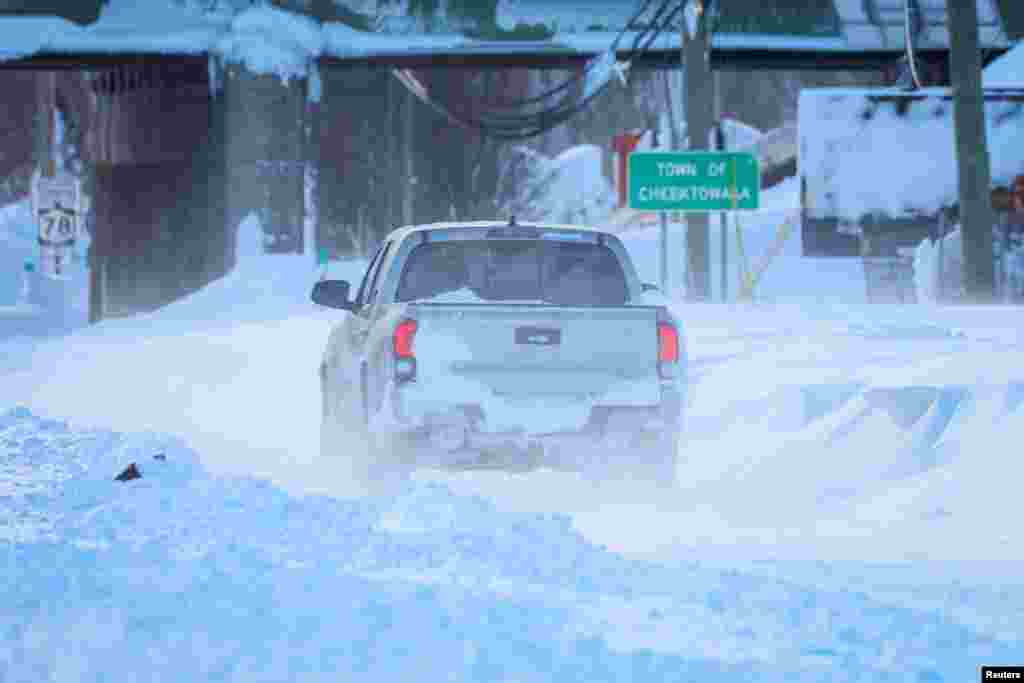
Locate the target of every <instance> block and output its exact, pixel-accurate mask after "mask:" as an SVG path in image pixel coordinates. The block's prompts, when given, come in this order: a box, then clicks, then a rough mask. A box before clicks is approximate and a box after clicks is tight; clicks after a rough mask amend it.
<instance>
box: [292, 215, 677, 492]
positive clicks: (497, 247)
mask: <svg viewBox="0 0 1024 683" xmlns="http://www.w3.org/2000/svg"><path fill="white" fill-rule="evenodd" d="M652 289H654V288H653V287H652V286H651V285H644V284H642V283H641V282H640V281H639V280H638V278H637V275H636V271H635V269H634V268H633V264H632V262H631V261H630V258H629V255H628V253H627V252H626V250H625V248H624V247H623V245H622V243H621V241H620V240H619V239H618V238H617V237H615V236H614V235H611V234H607V233H603V232H598V231H595V230H590V229H586V228H581V227H578V226H565V225H539V224H516V223H515V221H514V219H513V220H512V221H510V222H509V223H498V222H474V223H460V224H452V223H443V224H433V225H425V226H414V227H406V228H401V229H398V230H395V231H394V232H392V233H391V234H390V235H388V237H387V238H386V239H385V241H384V242H383V244H382V245H381V247H380V248H379V249H378V251H377V253H376V255H375V256H374V257H373V260H372V261H371V262H370V265H369V267H368V268H367V271H366V274H365V276H364V277H363V281H362V283H361V284H360V285H359V289H358V291H357V292H356V293H355V297H354V298H351V297H350V285H349V283H348V282H345V281H342V280H324V281H321V282H318V283H317V284H316V285H315V287H314V289H313V292H312V299H313V301H314V302H316V303H318V304H320V305H323V306H328V307H332V308H337V309H343V310H346V311H350V314H349V315H347V316H345V318H344V320H343V321H341V322H340V323H339V324H338V325H336V326H335V327H334V328H333V329H332V331H331V334H330V339H329V341H328V344H327V348H326V351H325V353H324V356H323V361H322V364H321V367H320V376H321V389H322V399H323V430H322V433H321V441H322V450H323V452H324V453H325V454H333V455H345V454H347V455H350V456H352V455H353V454H354V453H355V452H356V450H361V452H362V453H363V456H361V457H362V458H364V459H365V460H366V462H365V463H364V464H365V465H366V467H365V468H364V469H362V470H359V471H361V472H363V473H364V474H366V473H370V472H372V471H373V468H374V467H375V466H381V465H386V466H395V465H400V466H405V467H407V468H415V467H419V466H424V465H426V466H436V465H437V464H440V465H441V466H442V467H446V468H448V467H454V468H475V467H499V468H504V469H517V468H526V469H529V468H534V467H538V466H550V467H556V468H564V467H568V468H569V469H585V468H587V467H588V466H589V465H591V464H597V465H598V466H599V467H600V466H609V465H610V466H615V465H620V466H622V467H623V468H624V469H625V470H626V471H629V472H632V473H640V476H642V477H643V478H647V479H650V478H653V479H654V480H657V481H660V482H666V481H671V480H673V479H674V472H675V459H676V450H677V446H678V439H679V431H680V424H681V413H682V410H683V397H684V395H685V393H686V380H687V378H686V355H685V346H684V343H683V331H682V329H681V328H680V325H679V322H678V321H676V320H675V319H673V317H672V316H671V315H670V313H669V311H668V310H667V309H666V308H665V307H664V306H661V305H650V304H649V303H646V300H647V299H648V298H650V294H649V293H648V292H649V290H652ZM360 445H366V446H368V448H362V449H359V446H360ZM353 457H354V456H353ZM406 471H408V469H407V470H406Z"/></svg>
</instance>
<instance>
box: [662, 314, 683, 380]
mask: <svg viewBox="0 0 1024 683" xmlns="http://www.w3.org/2000/svg"><path fill="white" fill-rule="evenodd" d="M678 362H679V331H678V330H676V326H675V325H672V324H671V323H658V374H659V375H660V376H661V377H662V379H671V378H673V377H675V372H676V364H677V363H678Z"/></svg>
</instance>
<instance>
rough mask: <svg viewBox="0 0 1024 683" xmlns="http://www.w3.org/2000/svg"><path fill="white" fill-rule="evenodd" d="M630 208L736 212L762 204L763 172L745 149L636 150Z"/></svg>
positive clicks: (632, 157) (631, 160)
mask: <svg viewBox="0 0 1024 683" xmlns="http://www.w3.org/2000/svg"><path fill="white" fill-rule="evenodd" d="M627 176H628V178H627V182H628V184H629V208H631V209H637V210H639V211H734V210H747V211H749V210H753V209H757V208H758V202H759V194H760V193H759V190H760V188H761V172H760V170H759V167H758V163H757V159H756V158H754V156H753V155H752V154H747V153H745V152H634V153H632V154H630V155H629V170H628V173H627Z"/></svg>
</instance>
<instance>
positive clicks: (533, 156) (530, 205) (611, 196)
mask: <svg viewBox="0 0 1024 683" xmlns="http://www.w3.org/2000/svg"><path fill="white" fill-rule="evenodd" d="M602 154H603V152H602V150H601V148H600V147H598V146H596V145H577V146H576V147H571V148H569V149H567V150H566V151H564V152H562V153H561V154H559V155H558V156H557V157H555V158H554V159H549V158H547V157H545V156H544V155H543V154H540V153H539V152H536V151H534V150H531V149H529V148H526V147H516V148H514V149H513V150H512V152H511V156H510V158H509V159H508V161H507V162H506V164H505V165H504V168H503V172H502V174H501V178H500V180H499V181H498V192H497V204H498V206H499V208H500V209H501V211H503V212H504V213H506V214H510V215H511V214H514V215H515V216H516V217H517V218H520V219H522V220H528V221H547V222H553V223H579V224H591V225H592V224H595V223H599V222H602V221H603V220H605V219H606V218H607V217H608V216H609V215H611V212H612V210H613V209H614V208H615V192H614V190H613V188H612V185H611V183H610V182H609V181H608V179H607V178H605V176H604V172H603V171H602V168H601V161H602Z"/></svg>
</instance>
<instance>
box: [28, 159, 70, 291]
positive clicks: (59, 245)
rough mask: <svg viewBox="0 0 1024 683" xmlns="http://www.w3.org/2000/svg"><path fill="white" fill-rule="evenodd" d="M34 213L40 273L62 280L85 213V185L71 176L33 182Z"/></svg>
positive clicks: (36, 178)
mask: <svg viewBox="0 0 1024 683" xmlns="http://www.w3.org/2000/svg"><path fill="white" fill-rule="evenodd" d="M32 209H33V211H34V213H35V216H36V220H37V221H38V223H39V240H38V241H39V265H40V268H39V270H40V272H41V273H42V274H43V275H46V276H49V277H57V278H59V277H62V276H63V275H64V274H65V271H66V270H67V268H68V266H69V265H70V262H71V254H72V250H73V249H74V246H75V241H76V240H77V238H78V231H79V219H80V216H81V211H82V185H81V182H80V181H79V180H78V178H75V177H74V176H72V175H70V174H68V173H63V172H61V173H57V174H56V175H54V176H50V177H48V176H46V175H44V174H41V173H36V175H35V176H33V178H32Z"/></svg>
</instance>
